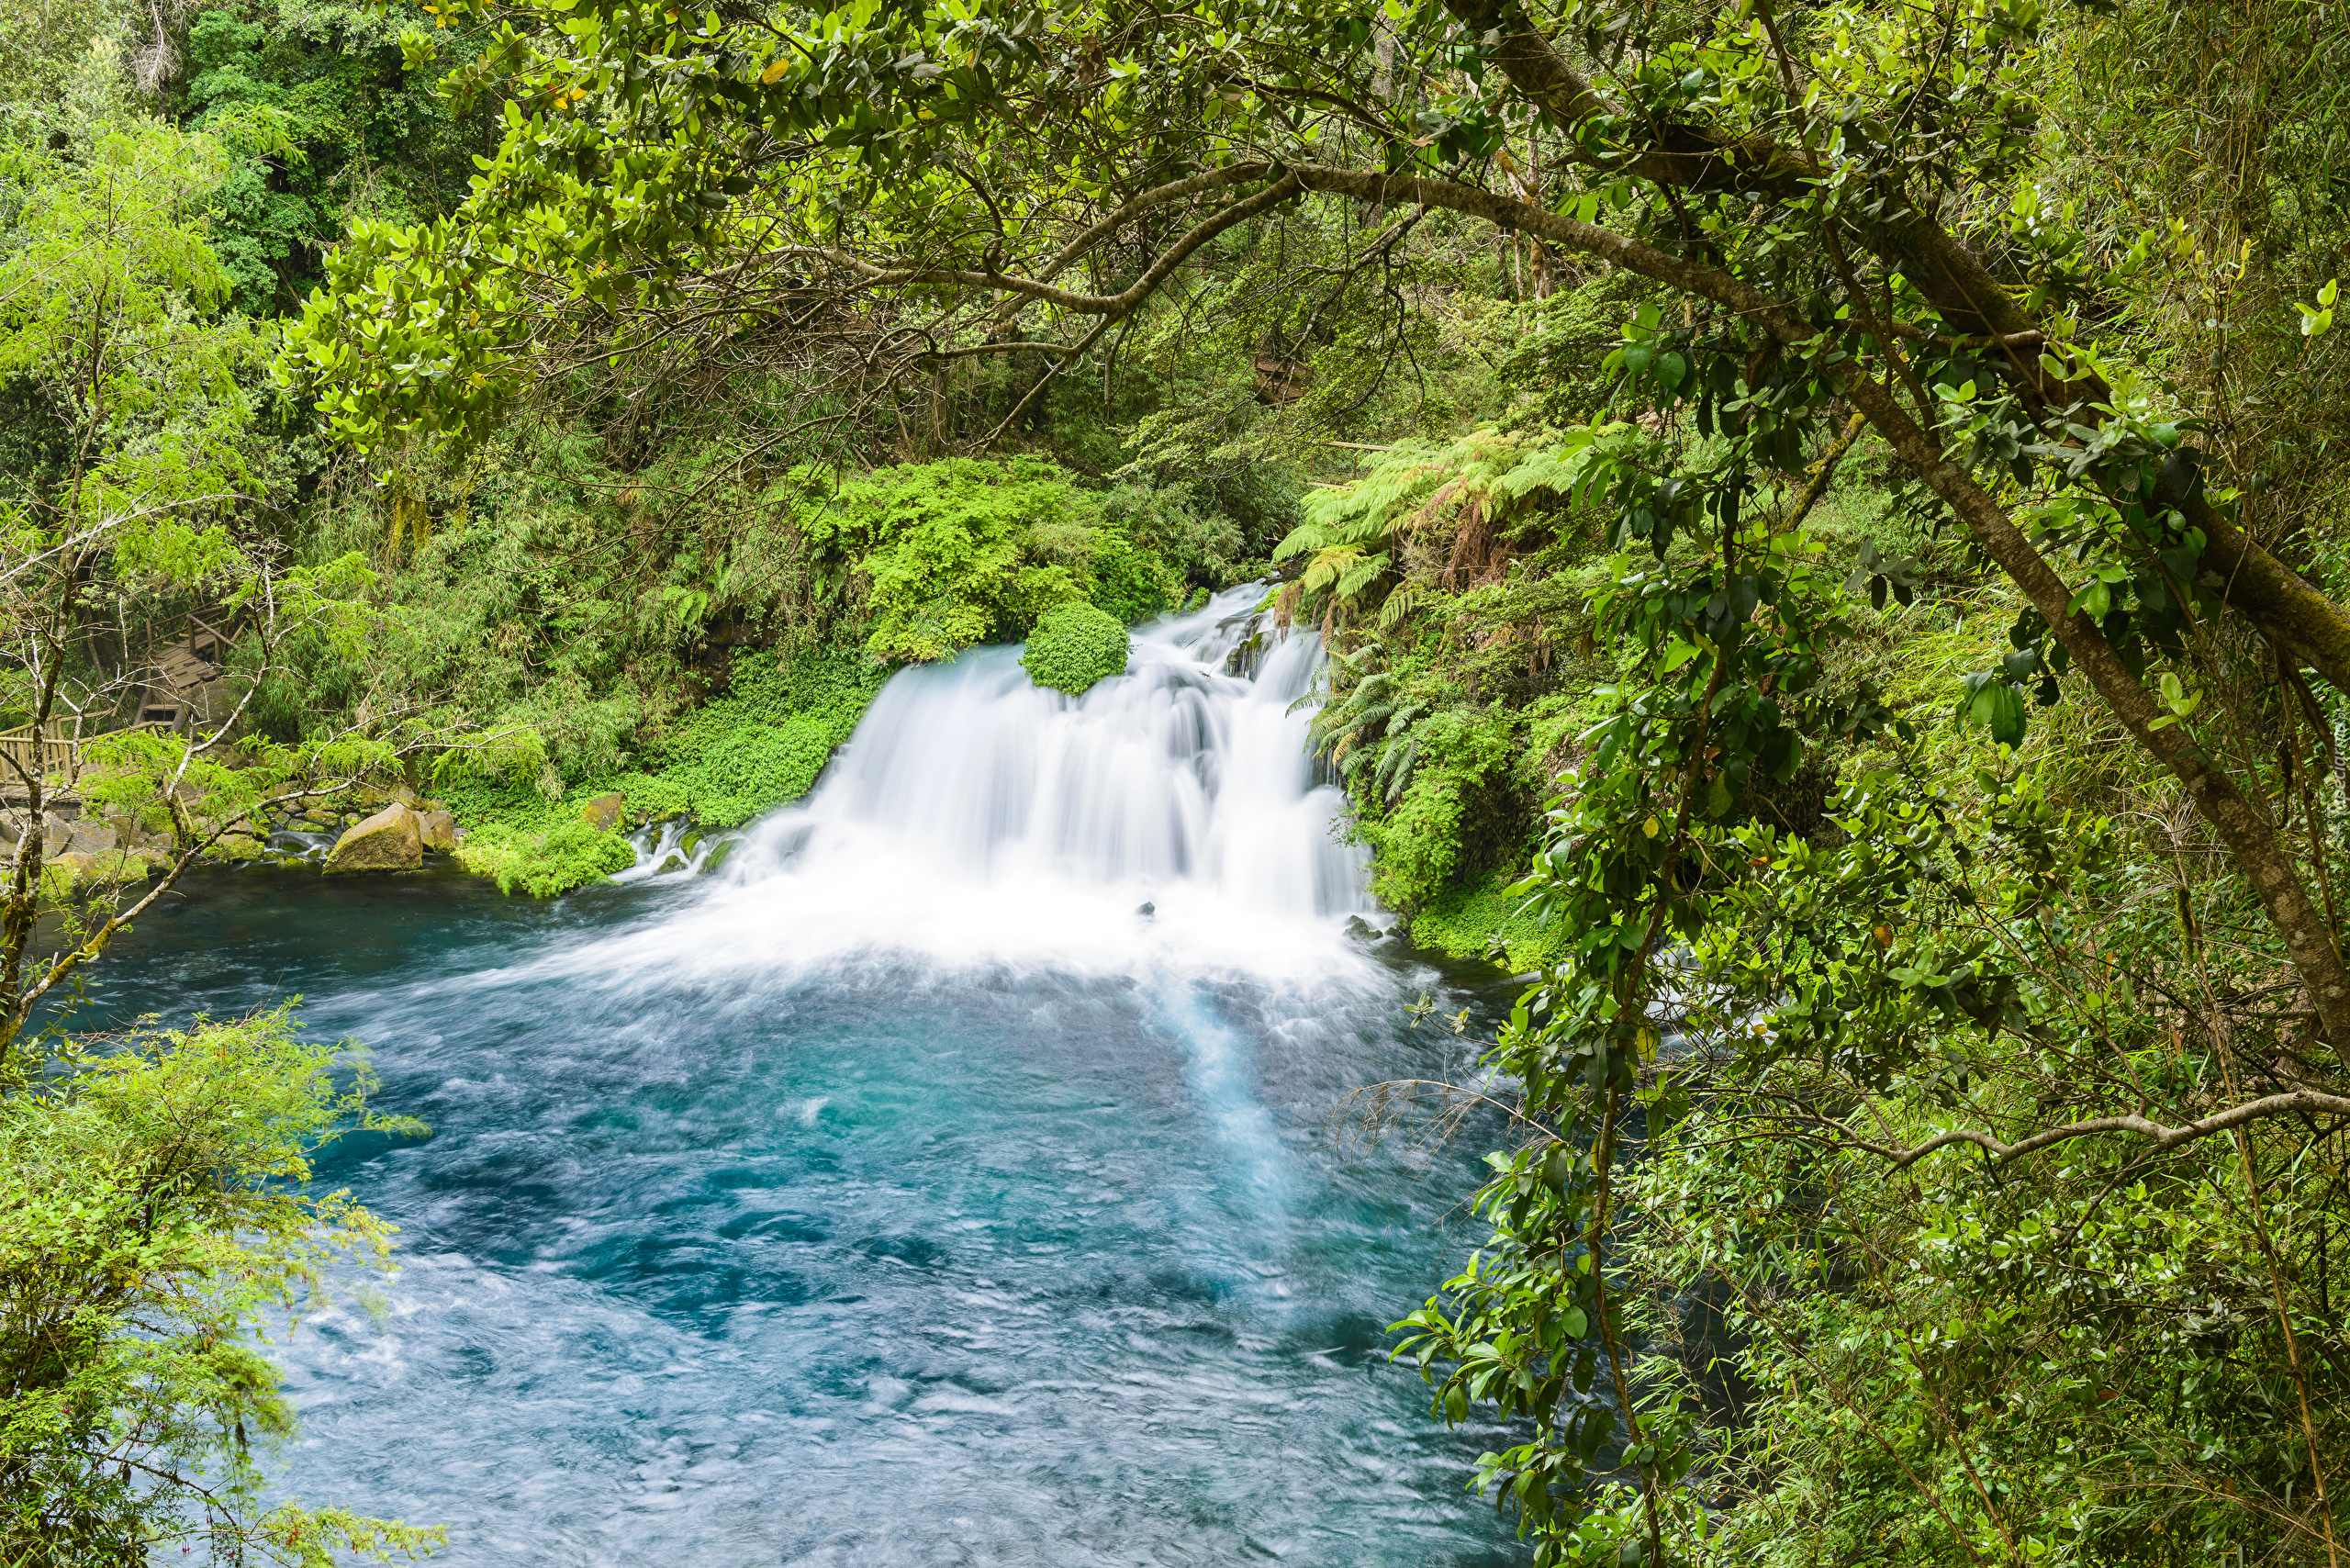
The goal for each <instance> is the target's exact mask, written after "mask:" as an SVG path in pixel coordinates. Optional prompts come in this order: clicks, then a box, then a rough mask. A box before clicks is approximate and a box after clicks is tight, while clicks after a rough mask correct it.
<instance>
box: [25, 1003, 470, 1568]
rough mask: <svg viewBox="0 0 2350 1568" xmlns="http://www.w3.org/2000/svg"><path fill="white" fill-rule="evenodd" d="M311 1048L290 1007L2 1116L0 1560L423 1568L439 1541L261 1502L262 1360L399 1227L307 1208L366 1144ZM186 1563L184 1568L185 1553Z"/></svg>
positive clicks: (360, 1085) (80, 1067) (343, 1204)
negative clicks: (328, 1150)
mask: <svg viewBox="0 0 2350 1568" xmlns="http://www.w3.org/2000/svg"><path fill="white" fill-rule="evenodd" d="M360 1066H361V1071H360V1073H359V1074H358V1078H357V1086H356V1087H355V1088H353V1089H342V1088H338V1087H337V1084H336V1078H337V1076H338V1073H337V1063H336V1059H335V1054H334V1053H333V1052H331V1051H330V1050H327V1049H325V1048H323V1047H317V1046H312V1045H308V1044H306V1043H304V1042H302V1041H301V1040H299V1039H298V1038H297V1036H296V1035H295V1025H294V1020H293V1016H292V1013H291V1011H290V1006H280V1007H277V1008H275V1009H273V1010H272V1011H270V1012H267V1013H263V1014H256V1015H254V1016H252V1017H251V1018H248V1019H245V1020H243V1021H241V1022H239V1023H233V1024H224V1023H216V1022H210V1021H199V1022H198V1023H196V1025H194V1026H193V1027H191V1028H189V1029H187V1030H185V1031H165V1032H159V1033H145V1032H142V1033H138V1034H134V1035H132V1036H129V1038H127V1039H124V1040H121V1041H119V1042H117V1044H116V1046H115V1048H113V1049H112V1050H110V1051H109V1052H108V1053H107V1054H105V1055H84V1054H82V1053H80V1052H77V1051H73V1050H71V1049H69V1050H68V1051H67V1052H66V1053H65V1054H64V1055H63V1056H62V1058H58V1059H56V1060H54V1061H52V1062H51V1063H50V1066H49V1070H47V1071H45V1072H43V1073H42V1074H40V1075H39V1076H38V1077H35V1078H32V1079H29V1080H28V1079H26V1078H24V1077H22V1076H19V1077H17V1078H16V1079H14V1080H12V1081H10V1082H9V1083H8V1084H7V1085H6V1093H5V1095H0V1305H4V1306H5V1310H4V1311H0V1324H4V1325H5V1327H0V1551H5V1552H6V1556H7V1559H8V1560H9V1561H10V1562H28V1563H57V1564H65V1563H75V1562H98V1561H117V1560H120V1558H121V1554H122V1551H123V1550H124V1543H125V1542H126V1541H129V1542H137V1543H140V1545H139V1546H138V1547H137V1548H136V1549H135V1550H136V1552H137V1554H138V1555H140V1556H142V1557H143V1556H144V1555H145V1554H146V1553H147V1552H150V1551H156V1552H161V1551H170V1549H171V1548H173V1547H174V1546H177V1547H180V1548H182V1549H183V1550H187V1549H199V1548H200V1549H203V1550H205V1551H207V1552H208V1558H207V1560H208V1561H212V1562H230V1561H239V1562H242V1561H252V1560H256V1559H257V1560H260V1561H264V1562H283V1563H288V1564H295V1563H300V1564H312V1563H319V1562H326V1561H328V1560H329V1554H330V1552H335V1551H349V1552H354V1553H357V1554H359V1555H362V1556H365V1557H371V1558H377V1559H386V1558H390V1557H393V1556H400V1557H412V1556H416V1555H419V1554H420V1552H422V1551H426V1550H429V1549H430V1547H431V1545H432V1544H434V1543H435V1542H436V1541H438V1540H439V1539H440V1534H441V1532H439V1531H437V1530H421V1529H411V1528H409V1527H408V1526H405V1525H400V1524H397V1523H389V1522H386V1521H382V1520H376V1519H367V1518H359V1517H357V1516H354V1515H352V1514H349V1513H346V1512H344V1511H342V1510H341V1509H336V1508H325V1509H306V1508H304V1507H302V1506H299V1505H298V1504H296V1503H293V1502H281V1503H273V1502H271V1501H270V1500H269V1499H267V1497H266V1496H265V1495H264V1485H263V1477H262V1474H261V1472H260V1469H259V1464H258V1459H259V1457H260V1456H261V1455H262V1454H265V1453H266V1452H267V1451H268V1450H269V1449H270V1448H272V1447H274V1446H275V1445H277V1444H280V1443H283V1442H285V1440H286V1439H289V1438H291V1436H292V1435H293V1432H294V1428H295V1417H294V1411H293V1408H292V1406H290V1405H288V1404H287V1402H286V1401H285V1397H284V1396H283V1395H282V1394H280V1393H279V1391H278V1379H277V1373H276V1371H275V1369H274V1367H272V1366H271V1365H270V1363H269V1361H268V1360H267V1359H266V1357H265V1356H264V1355H263V1352H262V1350H261V1349H260V1348H259V1347H258V1346H257V1345H256V1343H255V1342H254V1339H253V1338H252V1332H253V1329H254V1327H255V1326H256V1325H257V1324H258V1323H259V1322H260V1321H261V1320H263V1318H264V1316H267V1315H269V1314H270V1313H272V1312H273V1311H274V1310H282V1311H284V1312H285V1314H286V1329H287V1331H289V1332H290V1331H291V1328H292V1326H293V1323H294V1321H296V1320H297V1318H298V1316H299V1315H300V1314H301V1312H302V1311H304V1310H305V1309H308V1308H315V1307H316V1306H317V1305H319V1304H320V1303H321V1301H322V1300H323V1297H324V1291H323V1286H322V1282H321V1276H322V1272H323V1271H324V1270H325V1269H326V1268H327V1267H328V1266H329V1265H330V1263H334V1262H336V1261H339V1260H346V1259H353V1258H355V1259H357V1260H360V1261H363V1262H365V1263H369V1264H372V1265H374V1266H375V1267H382V1266H384V1264H385V1262H386V1257H387V1253H388V1249H389V1238H390V1227H388V1226H385V1225H384V1224H383V1223H382V1222H381V1221H379V1220H377V1219H375V1217H374V1216H373V1215H369V1214H368V1213H367V1212H366V1211H365V1210H364V1209H361V1208H358V1207H355V1206H354V1205H353V1204H350V1203H349V1202H348V1200H347V1199H346V1198H344V1197H343V1196H342V1195H341V1194H332V1195H327V1196H311V1195H306V1194H305V1193H303V1192H302V1188H303V1186H304V1184H305V1183H307V1182H308V1180H309V1177H310V1174H311V1167H310V1159H311V1156H312V1155H313V1154H314V1153H315V1151H316V1150H317V1149H318V1148H319V1146H321V1145H322V1144H324V1143H326V1142H328V1141H330V1140H331V1139H332V1138H334V1137H337V1136H340V1135H341V1134H342V1133H344V1132H346V1131H348V1130H350V1129H352V1128H353V1127H355V1126H364V1127H367V1128H371V1129H374V1130H376V1131H379V1132H385V1133H396V1134H406V1135H412V1134H416V1133H420V1132H421V1131H422V1129H421V1128H420V1127H419V1126H416V1125H414V1124H413V1123H407V1122H397V1121H393V1120H388V1119H386V1118H382V1117H379V1116H376V1115H375V1114H373V1113H370V1112H368V1111H367V1110H366V1108H365V1102H364V1092H365V1089H366V1087H367V1085H368V1079H367V1077H366V1075H365V1072H364V1062H363V1063H361V1064H360ZM172 1555H173V1556H174V1557H176V1556H178V1555H180V1553H178V1552H173V1553H172Z"/></svg>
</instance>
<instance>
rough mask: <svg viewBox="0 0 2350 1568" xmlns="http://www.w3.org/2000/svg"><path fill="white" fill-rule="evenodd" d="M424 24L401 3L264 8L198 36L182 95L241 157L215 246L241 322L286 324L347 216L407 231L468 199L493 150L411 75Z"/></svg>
mask: <svg viewBox="0 0 2350 1568" xmlns="http://www.w3.org/2000/svg"><path fill="white" fill-rule="evenodd" d="M422 19H423V17H422V13H421V12H420V11H418V10H416V9H415V8H414V7H413V6H408V5H405V4H399V5H394V6H389V7H386V8H375V7H370V6H359V5H343V4H339V3H337V0H257V3H251V4H238V5H234V6H229V7H227V8H218V9H207V10H204V11H201V12H198V13H197V14H196V17H195V18H194V20H193V21H192V22H191V23H190V24H189V27H188V32H187V46H186V53H187V79H186V83H185V87H184V88H183V89H182V96H183V100H184V102H185V106H186V110H187V118H188V121H189V123H191V124H192V125H194V126H196V127H197V128H200V129H207V130H210V131H212V132H214V133H215V134H216V135H218V137H219V138H220V139H221V140H222V141H223V142H224V143H225V144H226V145H227V146H228V147H229V149H230V150H231V151H232V153H233V155H234V160H235V161H234V163H233V166H232V168H231V169H230V171H229V174H228V175H227V177H226V178H225V179H224V180H223V182H222V184H221V186H220V189H219V191H218V194H217V195H216V196H215V198H214V217H213V220H212V241H213V245H214V248H215V249H216V250H217V251H218V252H219V254H220V257H221V260H222V262H223V263H224V264H225V266H226V267H227V269H228V272H229V275H230V277H231V278H232V279H233V280H234V289H235V299H236V303H237V306H238V308H240V309H241V310H242V311H244V312H245V313H246V314H248V315H252V316H275V315H281V314H288V313H291V312H292V311H293V310H294V308H296V307H297V305H298V303H299V302H300V300H301V298H302V297H303V296H304V295H306V294H308V292H309V291H310V289H311V288H312V287H313V286H315V285H316V284H317V283H318V282H319V280H320V277H321V270H320V265H319V263H321V262H322V261H323V259H324V257H325V255H326V253H327V252H329V251H330V249H331V247H332V246H333V244H334V242H335V241H337V240H338V239H340V237H341V232H342V229H343V225H344V223H345V221H346V220H348V219H349V218H355V217H378V216H382V217H388V218H401V219H406V220H410V221H412V220H414V219H416V218H421V217H426V216H429V215H430V214H431V213H434V212H437V211H440V210H442V209H443V208H445V207H450V206H453V205H454V204H455V202H457V201H458V200H460V199H462V197H463V196H464V189H465V181H466V178H467V175H468V174H469V167H468V165H467V163H466V162H465V158H466V154H467V153H468V152H470V151H472V150H473V147H474V145H475V144H476V141H478V140H486V138H484V136H483V128H482V127H481V126H480V125H479V124H478V123H477V122H476V123H474V124H471V125H468V124H467V123H466V121H465V120H464V119H463V118H460V117H457V116H455V115H454V114H453V112H452V109H451V106H450V105H449V104H448V103H447V102H446V100H444V99H442V97H441V96H440V95H439V94H437V93H436V92H435V91H434V90H433V83H432V81H431V77H430V75H429V74H426V73H404V72H403V70H402V67H401V56H400V49H399V35H400V33H401V32H402V31H403V30H405V29H407V28H412V27H414V26H415V25H416V24H417V23H418V22H420V20H422Z"/></svg>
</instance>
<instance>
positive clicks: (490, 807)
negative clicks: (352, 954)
mask: <svg viewBox="0 0 2350 1568" xmlns="http://www.w3.org/2000/svg"><path fill="white" fill-rule="evenodd" d="M1124 634H1125V633H1124V630H1123V628H1122V629H1121V630H1120V635H1121V636H1123V635H1124ZM888 678H889V671H888V669H887V668H886V667H885V666H880V665H878V664H876V663H874V662H873V661H871V660H870V659H867V658H866V657H865V656H864V655H861V654H859V653H857V652H856V651H855V650H851V649H843V648H819V649H814V650H808V651H803V652H801V653H799V654H796V655H789V656H786V657H782V658H776V659H760V660H755V661H753V662H751V663H750V664H749V665H748V666H746V667H744V669H743V671H742V673H741V674H739V675H738V676H737V677H736V678H735V679H734V681H733V689H732V690H730V691H729V692H728V693H727V695H725V696H723V697H719V698H715V699H713V700H711V701H709V702H707V703H705V704H703V705H702V706H701V707H699V708H697V709H695V710H693V711H692V712H691V713H690V714H688V716H687V718H686V720H685V721H684V722H683V723H681V724H680V725H678V727H677V729H676V730H675V731H674V732H672V733H671V734H670V735H669V736H668V737H667V738H666V739H665V740H663V741H662V742H660V743H659V744H658V745H655V746H654V747H651V748H648V750H649V755H648V756H646V757H645V758H644V759H643V762H642V763H641V764H640V765H639V766H638V767H633V768H629V769H626V770H624V771H608V772H599V773H596V774H593V775H591V776H589V777H588V778H581V779H577V780H574V781H570V782H568V783H565V782H563V781H561V780H559V779H558V780H555V781H554V783H555V787H554V789H553V790H552V792H550V790H549V789H548V788H546V787H544V784H543V778H544V777H545V776H543V778H542V779H532V778H527V777H523V776H520V774H517V773H513V772H509V773H507V774H503V775H500V776H498V777H495V778H486V777H484V778H460V779H457V780H454V781H453V782H452V783H451V784H450V785H449V786H448V787H447V789H446V790H444V794H445V796H446V798H447V800H448V802H449V806H450V809H451V810H452V811H453V812H454V813H455V814H456V817H457V820H458V821H459V822H460V823H464V826H465V830H466V831H465V838H464V843H462V844H461V845H459V846H458V847H457V863H458V864H459V865H461V866H463V867H464V868H465V869H466V870H468V871H471V872H473V873H475V874H476V876H483V877H488V878H490V879H493V880H495V881H496V882H497V883H498V887H499V888H500V890H504V891H506V892H514V891H518V890H519V891H521V892H526V893H528V894H530V895H531V896H532V898H554V897H555V896H556V895H557V894H560V893H565V892H568V891H570V890H572V889H574V888H576V887H582V886H585V885H586V884H588V883H590V882H597V881H601V880H602V879H605V878H606V877H608V876H610V874H611V873H612V872H614V871H620V870H625V869H626V868H628V867H630V866H631V865H633V864H634V863H635V858H636V852H635V850H634V849H632V847H631V846H630V845H629V843H628V840H627V839H626V837H624V836H623V835H622V834H621V833H620V832H619V831H617V830H606V829H598V828H596V827H593V826H591V825H590V824H589V823H587V822H585V821H583V820H581V818H580V815H579V811H580V807H581V805H582V803H583V802H585V801H591V800H594V799H595V798H596V797H597V796H599V795H603V794H608V793H618V794H619V795H620V796H621V799H622V800H623V801H625V802H626V804H627V813H626V814H627V818H628V820H630V821H633V822H648V821H660V820H663V819H666V818H669V817H677V816H689V817H692V818H693V819H694V820H695V821H697V822H699V823H701V824H702V825H703V826H704V827H710V828H731V827H739V826H741V825H742V824H743V823H746V822H749V821H750V820H751V819H752V818H754V817H755V816H757V815H758V814H759V813H761V812H767V811H772V810H774V809H775V808H776V807H778V806H781V805H788V804H789V803H790V802H791V801H796V800H798V799H800V797H801V796H802V795H805V794H806V793H807V792H808V791H809V790H811V789H813V788H815V784H816V779H817V777H818V776H819V775H820V774H822V772H823V769H824V764H825V763H826V762H827V761H829V760H830V759H831V757H832V755H833V752H834V750H835V749H836V748H837V747H838V746H839V745H841V743H842V742H844V741H845V740H847V739H848V737H849V735H850V734H851V733H852V732H853V731H855V730H856V723H857V721H858V720H859V719H861V718H863V717H864V716H865V710H866V708H867V706H868V705H869V704H870V703H871V702H872V700H873V698H874V694H875V693H877V692H878V691H879V690H880V689H881V684H882V682H883V681H885V680H886V679H888Z"/></svg>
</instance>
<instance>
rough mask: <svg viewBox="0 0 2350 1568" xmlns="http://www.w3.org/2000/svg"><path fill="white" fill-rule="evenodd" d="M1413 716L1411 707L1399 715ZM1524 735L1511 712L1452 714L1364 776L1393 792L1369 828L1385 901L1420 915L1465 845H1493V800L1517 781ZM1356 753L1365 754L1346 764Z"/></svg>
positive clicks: (1387, 750)
mask: <svg viewBox="0 0 2350 1568" xmlns="http://www.w3.org/2000/svg"><path fill="white" fill-rule="evenodd" d="M1365 684H1366V685H1370V684H1371V683H1370V682H1366V683H1365ZM1410 711H1411V705H1409V704H1407V705H1405V706H1404V707H1403V708H1401V709H1399V710H1398V712H1399V713H1403V714H1408V713H1410ZM1392 727H1393V720H1392V719H1391V728H1392ZM1520 729H1521V723H1520V720H1519V718H1518V715H1517V714H1516V713H1515V712H1513V711H1509V710H1507V709H1503V708H1494V709H1488V710H1484V711H1478V710H1475V709H1470V708H1446V709H1443V710H1441V711H1438V712H1436V713H1433V714H1430V715H1428V716H1427V718H1425V719H1424V720H1421V721H1419V722H1416V724H1414V726H1413V727H1412V729H1411V730H1410V731H1409V732H1408V733H1406V734H1402V735H1401V736H1399V737H1397V738H1393V739H1391V740H1390V741H1388V742H1387V743H1386V745H1385V747H1384V753H1383V756H1382V761H1381V763H1380V765H1379V766H1377V767H1365V768H1364V769H1363V770H1362V771H1363V773H1364V774H1365V775H1366V776H1367V777H1366V788H1367V790H1368V791H1372V792H1376V791H1380V790H1382V781H1383V780H1384V781H1386V782H1387V786H1388V787H1389V788H1393V790H1394V791H1395V793H1394V794H1393V795H1392V796H1387V797H1386V799H1387V800H1388V801H1392V802H1393V810H1391V811H1388V812H1385V813H1384V814H1383V815H1381V816H1379V817H1377V818H1375V819H1371V820H1369V821H1366V822H1365V823H1364V825H1363V836H1364V837H1365V838H1366V839H1368V840H1369V841H1370V843H1371V847H1372V848H1373V849H1374V850H1375V851H1376V852H1377V859H1376V860H1375V861H1374V862H1373V864H1372V870H1371V887H1372V890H1374V891H1376V892H1377V893H1378V894H1379V897H1380V900H1381V902H1384V903H1387V904H1390V905H1392V906H1393V907H1395V908H1397V909H1405V910H1410V909H1416V908H1417V907H1419V906H1420V905H1422V904H1425V903H1427V902H1429V901H1430V900H1431V899H1434V898H1435V897H1436V896H1437V895H1438V893H1439V892H1440V891H1441V890H1443V889H1444V888H1445V886H1446V885H1447V884H1448V883H1449V882H1450V881H1451V880H1452V879H1453V873H1454V870H1455V868H1456V866H1457V864H1458V861H1459V858H1460V855H1461V853H1462V851H1463V848H1464V846H1490V845H1491V843H1492V832H1491V830H1492V828H1493V827H1494V825H1496V824H1494V823H1493V822H1492V821H1491V813H1492V812H1493V806H1492V804H1491V803H1490V802H1489V801H1488V799H1487V797H1488V796H1489V795H1490V794H1491V793H1492V792H1493V791H1495V790H1506V789H1507V788H1508V787H1509V785H1510V783H1511V782H1512V778H1511V769H1512V766H1513V764H1514V763H1515V762H1516V758H1517V755H1518V753H1517V745H1516V741H1517V738H1518V734H1519V732H1520ZM1354 755H1362V754H1350V756H1349V757H1348V760H1352V759H1353V756H1354ZM1341 766H1342V767H1343V764H1342V765H1341ZM1480 813H1484V814H1483V815H1482V816H1481V814H1480ZM1505 820H1506V817H1505ZM1481 829H1482V830H1483V831H1480V830H1481Z"/></svg>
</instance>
